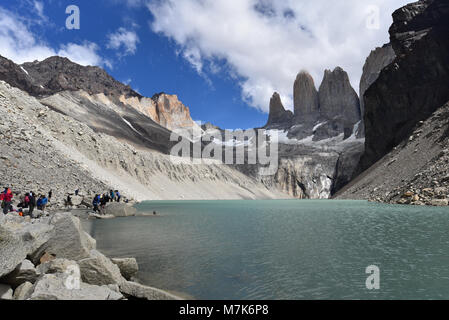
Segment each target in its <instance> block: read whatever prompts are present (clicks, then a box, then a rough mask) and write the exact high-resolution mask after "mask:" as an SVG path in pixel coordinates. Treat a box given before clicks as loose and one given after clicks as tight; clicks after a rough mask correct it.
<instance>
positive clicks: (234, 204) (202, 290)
mask: <svg viewBox="0 0 449 320" xmlns="http://www.w3.org/2000/svg"><path fill="white" fill-rule="evenodd" d="M137 208H138V210H139V211H141V212H153V211H154V210H156V211H157V212H158V213H159V216H157V217H130V218H118V219H113V220H96V221H94V222H92V225H91V233H92V235H93V236H94V237H95V238H96V239H97V246H98V249H99V250H100V251H102V252H104V253H105V254H106V255H108V256H111V257H136V258H137V261H138V263H139V266H140V272H139V275H138V277H139V278H140V280H141V281H142V283H144V284H147V285H151V286H154V287H157V288H161V289H165V290H168V291H171V292H178V293H183V294H186V295H188V296H190V297H193V298H195V299H200V300H203V299H205V300H210V299H214V300H215V299H216V300H221V299H237V300H239V299H262V300H264V299H285V300H296V299H448V298H449V209H448V208H433V207H411V206H393V205H383V204H375V203H368V202H364V201H330V200H329V201H328V200H325V201H313V200H311V201H294V200H287V201H281V200H279V201H152V202H145V203H142V204H140V205H138V206H137ZM370 265H375V266H378V267H379V269H380V289H379V290H372V291H370V290H368V289H367V288H366V279H367V277H368V276H369V275H368V274H366V268H367V267H368V266H370Z"/></svg>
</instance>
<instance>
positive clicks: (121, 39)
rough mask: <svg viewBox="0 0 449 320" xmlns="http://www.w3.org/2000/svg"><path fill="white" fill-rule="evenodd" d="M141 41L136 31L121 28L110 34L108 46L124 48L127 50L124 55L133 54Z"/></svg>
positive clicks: (116, 48)
mask: <svg viewBox="0 0 449 320" xmlns="http://www.w3.org/2000/svg"><path fill="white" fill-rule="evenodd" d="M139 42H140V40H139V37H138V35H137V34H136V32H135V31H131V30H126V29H125V28H119V29H118V30H117V32H115V33H111V34H109V35H108V44H107V48H109V49H115V50H119V49H120V48H123V49H124V50H125V52H124V53H123V54H122V55H124V56H126V55H133V54H135V53H136V51H137V44H138V43H139Z"/></svg>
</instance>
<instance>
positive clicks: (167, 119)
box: [152, 93, 195, 130]
mask: <svg viewBox="0 0 449 320" xmlns="http://www.w3.org/2000/svg"><path fill="white" fill-rule="evenodd" d="M152 100H153V101H154V102H155V110H156V115H157V120H155V121H156V122H158V123H159V124H160V125H161V126H163V127H166V128H168V129H170V130H174V129H178V128H182V129H186V128H192V127H193V126H194V125H195V122H194V121H193V120H192V118H191V116H190V110H189V108H188V107H186V106H185V105H183V104H182V102H181V101H179V100H178V96H176V95H168V94H165V93H161V94H158V95H155V96H154V97H153V98H152Z"/></svg>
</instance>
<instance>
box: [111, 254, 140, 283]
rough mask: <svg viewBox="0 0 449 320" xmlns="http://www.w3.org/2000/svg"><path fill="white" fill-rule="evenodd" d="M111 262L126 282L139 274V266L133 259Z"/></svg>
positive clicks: (113, 260) (113, 259)
mask: <svg viewBox="0 0 449 320" xmlns="http://www.w3.org/2000/svg"><path fill="white" fill-rule="evenodd" d="M111 261H112V263H114V264H116V265H117V266H118V267H119V269H120V272H121V274H122V276H123V277H125V279H126V280H130V279H131V278H132V277H134V276H135V275H136V274H137V272H139V265H138V264H137V260H136V259H135V258H112V259H111Z"/></svg>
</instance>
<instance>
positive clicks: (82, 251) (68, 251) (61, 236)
mask: <svg viewBox="0 0 449 320" xmlns="http://www.w3.org/2000/svg"><path fill="white" fill-rule="evenodd" d="M51 224H52V225H53V226H54V231H55V232H54V234H53V236H52V237H51V238H50V239H49V241H48V242H47V243H46V244H45V245H44V246H42V247H40V249H39V254H36V255H35V258H40V256H39V255H42V254H44V252H47V253H48V254H52V255H54V256H56V257H57V258H65V259H69V260H75V261H78V260H81V259H85V258H88V257H89V256H90V251H91V250H92V249H95V247H96V245H95V241H94V240H93V239H92V237H90V236H89V235H88V234H87V233H86V232H84V231H83V229H82V226H81V222H80V220H79V219H78V218H76V217H73V216H72V215H71V214H70V213H57V214H55V215H54V216H53V218H52V220H51Z"/></svg>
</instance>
